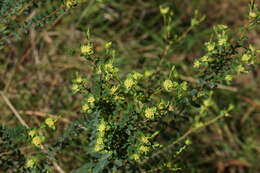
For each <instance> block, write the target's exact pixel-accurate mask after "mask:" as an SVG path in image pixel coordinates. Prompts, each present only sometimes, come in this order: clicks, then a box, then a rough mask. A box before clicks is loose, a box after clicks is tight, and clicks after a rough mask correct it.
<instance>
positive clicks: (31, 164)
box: [25, 157, 38, 168]
mask: <svg viewBox="0 0 260 173" xmlns="http://www.w3.org/2000/svg"><path fill="white" fill-rule="evenodd" d="M37 161H38V160H37V158H36V157H31V158H29V159H27V160H26V163H25V167H27V168H33V167H34V166H35V165H36V163H37Z"/></svg>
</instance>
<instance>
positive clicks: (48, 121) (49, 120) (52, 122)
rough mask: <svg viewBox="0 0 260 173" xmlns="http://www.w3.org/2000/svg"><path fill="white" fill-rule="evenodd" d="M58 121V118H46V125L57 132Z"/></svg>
mask: <svg viewBox="0 0 260 173" xmlns="http://www.w3.org/2000/svg"><path fill="white" fill-rule="evenodd" d="M57 120H58V118H52V117H49V118H46V119H45V121H44V123H45V124H46V125H47V126H48V127H49V128H51V129H53V130H55V122H56V121H57Z"/></svg>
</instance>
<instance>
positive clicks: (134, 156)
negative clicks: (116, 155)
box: [130, 153, 140, 161]
mask: <svg viewBox="0 0 260 173" xmlns="http://www.w3.org/2000/svg"><path fill="white" fill-rule="evenodd" d="M130 158H131V159H133V160H135V161H138V160H140V156H139V155H138V154H136V153H135V154H132V155H131V156H130Z"/></svg>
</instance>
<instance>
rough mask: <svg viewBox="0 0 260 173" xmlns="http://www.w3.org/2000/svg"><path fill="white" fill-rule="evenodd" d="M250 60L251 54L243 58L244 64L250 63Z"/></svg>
mask: <svg viewBox="0 0 260 173" xmlns="http://www.w3.org/2000/svg"><path fill="white" fill-rule="evenodd" d="M250 59H251V55H249V54H244V55H243V56H242V57H241V61H244V62H248V61H249V60H250Z"/></svg>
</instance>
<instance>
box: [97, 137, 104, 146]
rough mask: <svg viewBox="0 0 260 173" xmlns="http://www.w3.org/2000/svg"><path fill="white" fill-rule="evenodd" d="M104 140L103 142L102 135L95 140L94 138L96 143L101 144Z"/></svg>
mask: <svg viewBox="0 0 260 173" xmlns="http://www.w3.org/2000/svg"><path fill="white" fill-rule="evenodd" d="M103 144H104V142H103V138H102V137H98V138H97V140H96V145H103Z"/></svg>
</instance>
